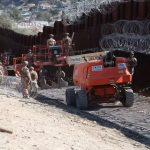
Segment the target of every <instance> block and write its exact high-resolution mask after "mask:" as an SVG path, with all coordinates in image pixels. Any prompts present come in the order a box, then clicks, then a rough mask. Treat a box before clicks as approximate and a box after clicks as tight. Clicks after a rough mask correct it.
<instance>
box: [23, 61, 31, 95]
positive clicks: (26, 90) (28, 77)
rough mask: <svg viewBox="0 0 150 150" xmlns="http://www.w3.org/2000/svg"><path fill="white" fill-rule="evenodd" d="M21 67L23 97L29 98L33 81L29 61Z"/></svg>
mask: <svg viewBox="0 0 150 150" xmlns="http://www.w3.org/2000/svg"><path fill="white" fill-rule="evenodd" d="M22 65H23V66H22V68H21V72H20V75H21V83H22V94H23V98H29V88H30V82H31V75H30V71H29V69H28V67H27V65H28V62H27V61H24V62H23V64H22Z"/></svg>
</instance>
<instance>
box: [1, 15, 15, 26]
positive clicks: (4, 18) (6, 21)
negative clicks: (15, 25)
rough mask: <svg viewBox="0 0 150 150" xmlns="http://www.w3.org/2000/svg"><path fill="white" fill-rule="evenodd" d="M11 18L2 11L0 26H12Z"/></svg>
mask: <svg viewBox="0 0 150 150" xmlns="http://www.w3.org/2000/svg"><path fill="white" fill-rule="evenodd" d="M12 22H13V21H12V20H11V19H10V17H9V16H8V14H5V13H2V14H1V15H0V27H2V28H6V29H11V28H12Z"/></svg>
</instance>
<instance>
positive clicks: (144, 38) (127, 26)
mask: <svg viewBox="0 0 150 150" xmlns="http://www.w3.org/2000/svg"><path fill="white" fill-rule="evenodd" d="M109 33H110V34H109ZM149 33H150V20H146V21H137V20H133V21H129V20H119V21H117V22H115V23H114V24H104V25H103V26H101V35H102V39H101V40H100V41H99V45H100V47H101V48H102V49H103V50H111V49H113V50H125V51H131V50H132V51H137V52H142V53H150V34H149Z"/></svg>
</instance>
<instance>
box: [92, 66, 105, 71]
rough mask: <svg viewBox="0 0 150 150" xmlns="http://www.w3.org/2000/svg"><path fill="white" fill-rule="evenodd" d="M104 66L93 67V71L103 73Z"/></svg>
mask: <svg viewBox="0 0 150 150" xmlns="http://www.w3.org/2000/svg"><path fill="white" fill-rule="evenodd" d="M102 69H103V66H102V65H97V66H92V71H93V72H95V71H102Z"/></svg>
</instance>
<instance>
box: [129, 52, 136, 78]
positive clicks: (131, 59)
mask: <svg viewBox="0 0 150 150" xmlns="http://www.w3.org/2000/svg"><path fill="white" fill-rule="evenodd" d="M127 66H128V70H129V72H130V73H131V75H133V74H134V68H135V67H136V66H137V59H136V58H135V57H134V52H133V51H131V52H130V53H129V58H128V60H127Z"/></svg>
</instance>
